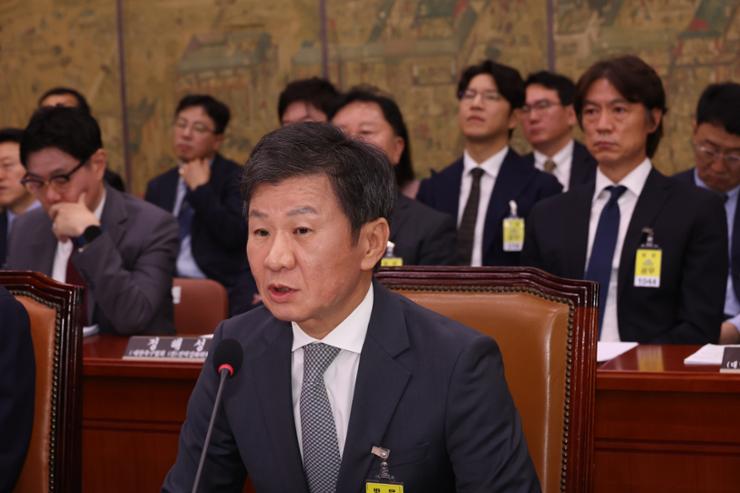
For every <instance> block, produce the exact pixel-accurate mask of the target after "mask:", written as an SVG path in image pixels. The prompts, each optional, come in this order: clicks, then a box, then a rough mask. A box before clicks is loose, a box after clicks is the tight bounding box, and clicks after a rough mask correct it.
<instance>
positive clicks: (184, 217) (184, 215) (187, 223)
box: [177, 198, 195, 241]
mask: <svg viewBox="0 0 740 493" xmlns="http://www.w3.org/2000/svg"><path fill="white" fill-rule="evenodd" d="M194 214H195V211H193V208H192V207H190V203H189V202H188V200H187V198H183V199H182V204H181V205H180V212H179V213H178V214H177V223H178V224H179V225H180V241H182V240H183V239H184V238H186V237H188V236H190V227H191V226H192V224H193V215H194Z"/></svg>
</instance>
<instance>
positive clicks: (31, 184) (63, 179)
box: [21, 158, 90, 193]
mask: <svg viewBox="0 0 740 493" xmlns="http://www.w3.org/2000/svg"><path fill="white" fill-rule="evenodd" d="M89 160H90V158H87V159H85V160H83V161H80V162H79V164H78V165H77V166H75V167H74V168H72V170H71V171H70V172H69V173H64V174H61V175H54V176H52V177H50V178H49V179H48V180H42V179H41V178H39V177H38V176H35V175H29V174H28V173H26V176H24V177H23V178H21V185H23V186H24V187H26V190H28V191H29V192H31V193H39V192H40V191H41V190H43V188H44V187H45V186H46V185H49V186H50V187H51V188H53V189H54V190H56V191H57V192H63V191H64V190H65V189H66V188H67V186H68V185H69V182H70V180H71V179H72V175H74V174H75V173H76V172H77V170H78V169H80V168H82V167H83V166H84V165H85V164H86V163H87V162H88V161H89Z"/></svg>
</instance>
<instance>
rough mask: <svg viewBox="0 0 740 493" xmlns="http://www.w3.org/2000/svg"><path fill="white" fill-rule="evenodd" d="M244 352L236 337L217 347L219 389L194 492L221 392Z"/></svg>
mask: <svg viewBox="0 0 740 493" xmlns="http://www.w3.org/2000/svg"><path fill="white" fill-rule="evenodd" d="M243 357H244V352H243V350H242V345H241V344H239V341H237V340H236V339H224V340H223V341H221V342H220V343H219V344H218V346H217V347H216V352H215V353H214V355H213V367H214V369H215V370H216V372H217V373H218V374H219V382H218V391H217V392H216V398H215V399H214V401H213V411H212V412H211V421H210V422H209V423H208V431H207V432H206V439H205V441H204V443H203V450H202V451H201V453H200V461H198V470H197V471H196V473H195V481H193V489H192V493H197V491H198V484H200V477H201V475H202V473H203V466H204V464H205V462H206V456H207V455H208V445H209V444H210V443H211V433H212V432H213V424H214V423H215V421H216V414H218V406H219V404H220V403H221V393H222V391H223V390H224V383H225V382H226V379H227V378H229V377H233V376H234V375H236V372H238V371H239V368H241V366H242V359H243Z"/></svg>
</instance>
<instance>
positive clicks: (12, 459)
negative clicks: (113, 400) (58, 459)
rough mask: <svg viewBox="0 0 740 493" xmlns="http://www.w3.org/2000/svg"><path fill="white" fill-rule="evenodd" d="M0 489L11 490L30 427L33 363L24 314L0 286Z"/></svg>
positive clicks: (29, 336) (24, 455)
mask: <svg viewBox="0 0 740 493" xmlns="http://www.w3.org/2000/svg"><path fill="white" fill-rule="evenodd" d="M0 321H1V322H2V323H1V324H0V329H2V330H0V337H2V344H0V437H2V440H0V491H3V492H5V491H13V485H14V484H15V482H16V481H17V479H18V475H19V474H20V472H21V468H22V467H23V462H24V461H25V458H26V451H27V450H28V443H29V441H30V440H31V428H32V427H33V408H34V405H33V401H34V395H35V394H34V388H35V378H36V363H35V359H34V354H33V342H32V341H31V328H30V326H29V322H28V314H27V313H26V310H25V308H23V305H22V304H21V303H20V302H19V301H18V300H16V299H15V298H14V297H13V295H11V294H10V293H9V292H8V290H7V289H5V287H3V286H0Z"/></svg>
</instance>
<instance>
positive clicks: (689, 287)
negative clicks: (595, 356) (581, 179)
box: [522, 56, 727, 344]
mask: <svg viewBox="0 0 740 493" xmlns="http://www.w3.org/2000/svg"><path fill="white" fill-rule="evenodd" d="M575 108H576V113H577V115H578V119H579V122H580V124H581V126H582V128H583V131H584V134H585V136H586V145H587V146H588V148H589V151H591V154H593V155H594V157H595V158H596V160H597V161H598V163H599V165H598V169H597V171H596V180H595V185H592V186H590V187H577V188H574V189H573V190H571V191H569V192H567V193H565V194H563V195H561V196H558V197H553V198H551V199H548V200H546V201H543V202H542V203H541V204H538V205H537V206H536V207H535V208H534V210H533V211H532V214H531V215H530V220H529V224H528V227H527V237H526V240H525V242H524V253H523V255H522V259H523V262H524V263H525V265H533V266H536V267H541V268H543V269H545V270H547V271H549V272H551V273H553V274H556V275H559V276H563V277H570V278H586V279H591V280H594V281H596V282H598V283H599V284H600V286H599V289H600V291H599V330H600V340H602V341H620V340H621V341H637V342H640V343H676V344H704V343H710V342H711V343H716V342H717V340H718V337H719V328H720V323H721V320H722V306H723V300H724V290H725V281H726V276H727V226H726V224H725V217H724V211H723V208H722V201H721V200H720V199H719V197H717V196H716V194H713V193H710V192H707V191H705V190H700V189H698V188H696V187H693V186H689V185H685V184H683V183H680V182H678V181H677V180H673V179H670V178H667V177H665V176H663V175H662V174H660V173H659V172H658V171H657V170H656V169H655V168H653V166H652V163H651V161H650V157H652V156H653V154H654V153H655V150H656V148H657V146H658V143H659V142H660V137H661V134H662V119H663V115H664V114H665V110H666V108H665V93H664V91H663V85H662V82H661V80H660V77H659V76H658V74H657V73H656V72H655V70H653V68H652V67H650V66H649V65H647V64H646V63H645V62H643V61H642V60H641V59H639V58H638V57H635V56H625V57H619V58H614V59H609V60H605V61H600V62H598V63H596V64H595V65H593V66H592V67H591V68H589V69H588V70H587V71H586V72H585V73H584V74H583V76H582V77H581V79H580V80H579V81H578V87H577V91H576V99H575Z"/></svg>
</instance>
